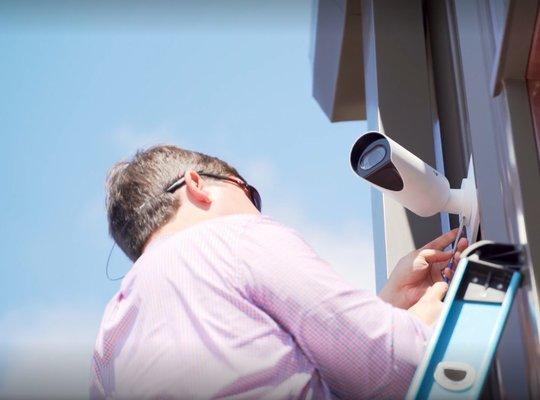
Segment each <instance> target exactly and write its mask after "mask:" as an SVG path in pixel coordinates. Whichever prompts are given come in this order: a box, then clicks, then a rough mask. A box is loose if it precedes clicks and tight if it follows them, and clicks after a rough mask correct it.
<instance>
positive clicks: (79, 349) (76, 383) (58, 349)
mask: <svg viewBox="0 0 540 400" xmlns="http://www.w3.org/2000/svg"><path fill="white" fill-rule="evenodd" d="M100 318H101V316H100V315H97V314H96V313H95V311H94V312H90V311H89V310H87V309H70V308H51V309H46V308H40V309H37V310H36V309H31V310H16V311H12V312H10V313H9V314H8V315H5V316H4V317H3V318H2V319H1V320H0V332H2V336H1V339H0V355H1V357H2V360H0V361H1V363H0V364H1V365H2V369H0V398H10V399H11V398H25V399H26V398H40V399H49V398H54V399H61V398H65V399H77V398H87V397H88V386H89V379H90V366H91V357H92V350H93V348H94V341H95V338H96V333H97V330H98V327H99V322H100Z"/></svg>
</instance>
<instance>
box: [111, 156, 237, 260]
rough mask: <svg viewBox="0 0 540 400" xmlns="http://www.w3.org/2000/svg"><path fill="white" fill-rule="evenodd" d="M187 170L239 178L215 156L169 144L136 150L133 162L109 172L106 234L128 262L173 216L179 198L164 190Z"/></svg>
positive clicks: (141, 250) (134, 257)
mask: <svg viewBox="0 0 540 400" xmlns="http://www.w3.org/2000/svg"><path fill="white" fill-rule="evenodd" d="M188 169H193V170H195V171H197V172H205V173H210V174H216V175H225V176H231V175H233V176H237V177H239V175H238V172H237V171H236V169H234V168H233V167H231V166H230V165H229V164H227V163H226V162H224V161H222V160H220V159H218V158H216V157H211V156H208V155H206V154H202V153H197V152H195V151H189V150H184V149H181V148H179V147H176V146H168V145H161V146H155V147H151V148H149V149H147V150H139V151H138V152H137V153H136V154H135V156H134V157H133V159H132V160H130V161H122V162H119V163H117V164H115V165H114V166H113V167H112V168H111V170H110V171H109V174H108V176H107V185H106V186H107V188H106V190H107V200H106V203H107V219H108V222H109V233H110V235H111V236H112V238H113V239H114V241H115V242H116V244H117V245H118V246H119V247H120V248H121V249H122V250H123V251H124V253H126V255H127V256H128V257H129V258H130V259H131V260H133V261H135V260H137V258H139V257H140V255H141V254H142V252H143V249H144V246H145V244H146V242H147V241H148V239H149V238H150V236H151V235H152V233H154V232H155V231H157V230H158V229H159V228H161V227H162V226H164V225H165V224H166V223H167V222H169V221H170V220H171V219H172V217H173V216H174V215H175V214H176V211H177V210H178V208H179V207H180V198H179V196H177V195H174V194H172V193H166V192H165V189H166V188H167V187H168V186H169V185H171V184H172V183H173V182H174V181H175V180H177V179H178V178H179V177H180V175H181V174H183V173H184V172H185V171H186V170H188Z"/></svg>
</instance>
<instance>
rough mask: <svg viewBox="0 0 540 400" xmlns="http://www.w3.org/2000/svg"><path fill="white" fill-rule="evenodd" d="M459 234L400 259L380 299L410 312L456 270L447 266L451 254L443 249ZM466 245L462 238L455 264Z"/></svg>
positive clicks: (440, 238) (440, 239) (454, 233)
mask: <svg viewBox="0 0 540 400" xmlns="http://www.w3.org/2000/svg"><path fill="white" fill-rule="evenodd" d="M456 235H457V229H453V230H451V231H450V232H448V233H446V234H444V235H442V236H439V237H438V238H436V239H435V240H433V241H431V242H429V243H428V244H426V245H425V246H424V247H422V248H421V249H419V250H415V251H413V252H411V253H409V254H408V255H406V256H405V257H403V258H402V259H401V260H399V262H398V264H397V265H396V267H395V268H394V270H393V271H392V274H391V275H390V278H388V282H387V284H386V286H385V287H384V288H383V289H382V290H381V292H380V293H379V296H380V297H381V298H382V299H383V300H384V301H386V302H388V303H390V304H392V305H394V306H396V307H400V308H405V309H408V308H411V307H412V306H413V305H414V304H416V303H417V302H418V301H419V300H420V298H421V297H422V296H424V294H426V291H427V290H428V288H430V287H431V286H432V285H434V284H435V283H437V282H440V281H442V274H444V275H445V276H446V277H448V278H451V277H452V275H453V271H451V270H450V269H449V268H446V265H447V264H448V261H449V260H450V258H451V257H452V252H451V251H443V249H444V248H446V247H447V246H448V245H450V244H452V243H453V242H454V240H455V239H456ZM467 245H468V243H467V239H464V238H462V239H460V241H459V243H458V246H457V251H456V254H455V256H454V265H457V263H458V261H459V256H460V255H461V252H462V251H463V250H464V249H465V248H466V247H467ZM439 288H440V287H439Z"/></svg>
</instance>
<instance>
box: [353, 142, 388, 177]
mask: <svg viewBox="0 0 540 400" xmlns="http://www.w3.org/2000/svg"><path fill="white" fill-rule="evenodd" d="M385 156H386V148H385V147H384V146H381V145H377V146H375V147H373V148H372V149H370V150H369V151H368V152H366V153H365V154H362V157H360V161H359V162H358V167H359V168H360V169H363V170H364V171H365V170H368V169H371V168H373V167H374V166H376V165H377V164H379V163H380V162H381V161H382V160H384V157H385Z"/></svg>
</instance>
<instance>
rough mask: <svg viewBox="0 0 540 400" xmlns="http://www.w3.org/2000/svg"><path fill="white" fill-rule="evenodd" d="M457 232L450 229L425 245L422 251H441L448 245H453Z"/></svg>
mask: <svg viewBox="0 0 540 400" xmlns="http://www.w3.org/2000/svg"><path fill="white" fill-rule="evenodd" d="M457 233H458V230H457V229H452V230H451V231H449V232H446V233H445V234H444V235H441V236H439V237H438V238H437V239H435V240H432V241H431V242H429V243H428V244H426V245H425V246H424V247H422V249H436V250H442V249H444V248H445V247H447V246H449V245H450V244H452V243H454V240H456V236H457Z"/></svg>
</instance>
